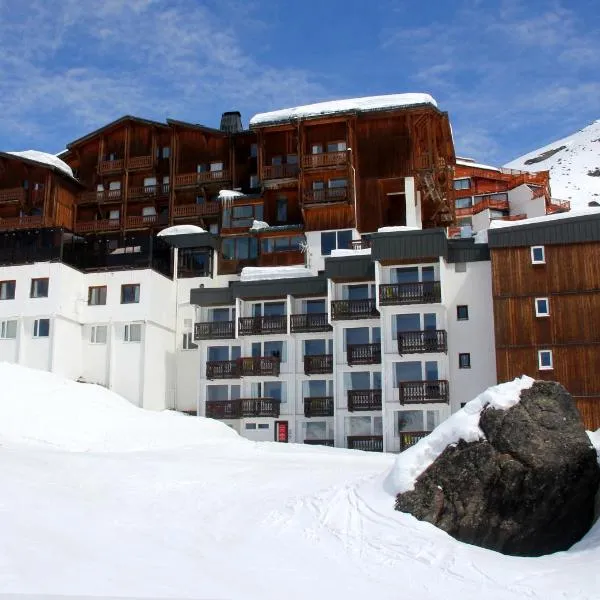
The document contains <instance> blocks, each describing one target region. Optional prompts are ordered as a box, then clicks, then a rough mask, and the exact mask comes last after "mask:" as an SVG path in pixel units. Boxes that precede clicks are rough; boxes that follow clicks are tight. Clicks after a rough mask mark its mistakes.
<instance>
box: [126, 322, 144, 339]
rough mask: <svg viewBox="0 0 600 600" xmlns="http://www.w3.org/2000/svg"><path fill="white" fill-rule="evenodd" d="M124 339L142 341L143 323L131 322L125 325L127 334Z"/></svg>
mask: <svg viewBox="0 0 600 600" xmlns="http://www.w3.org/2000/svg"><path fill="white" fill-rule="evenodd" d="M123 340H124V341H126V342H141V341H142V325H141V323H129V324H128V325H125V334H124V336H123Z"/></svg>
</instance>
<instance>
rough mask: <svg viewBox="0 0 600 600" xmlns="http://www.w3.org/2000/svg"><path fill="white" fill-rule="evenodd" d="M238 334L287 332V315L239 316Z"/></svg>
mask: <svg viewBox="0 0 600 600" xmlns="http://www.w3.org/2000/svg"><path fill="white" fill-rule="evenodd" d="M238 333H239V335H270V334H276V333H287V316H286V315H274V316H269V317H240V318H239V320H238Z"/></svg>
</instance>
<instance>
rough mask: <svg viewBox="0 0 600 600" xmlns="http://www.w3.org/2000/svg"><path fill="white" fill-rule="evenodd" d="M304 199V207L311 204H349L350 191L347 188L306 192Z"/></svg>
mask: <svg viewBox="0 0 600 600" xmlns="http://www.w3.org/2000/svg"><path fill="white" fill-rule="evenodd" d="M302 199H303V204H304V206H307V205H311V204H331V203H334V202H348V200H349V199H350V190H349V188H347V187H340V188H330V189H325V190H305V191H304V194H303V196H302Z"/></svg>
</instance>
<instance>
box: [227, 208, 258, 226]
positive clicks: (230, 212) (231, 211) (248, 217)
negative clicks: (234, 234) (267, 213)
mask: <svg viewBox="0 0 600 600" xmlns="http://www.w3.org/2000/svg"><path fill="white" fill-rule="evenodd" d="M262 219H263V205H262V204H243V205H241V206H240V205H237V206H233V207H232V208H226V209H224V210H223V227H225V228H229V227H243V228H245V229H246V228H248V227H250V226H251V225H252V222H253V221H254V220H256V221H262Z"/></svg>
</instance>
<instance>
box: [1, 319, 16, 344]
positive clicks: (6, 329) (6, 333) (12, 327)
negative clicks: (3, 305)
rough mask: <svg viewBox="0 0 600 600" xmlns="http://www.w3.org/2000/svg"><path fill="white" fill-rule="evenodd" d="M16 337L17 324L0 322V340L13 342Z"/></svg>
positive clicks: (12, 321)
mask: <svg viewBox="0 0 600 600" xmlns="http://www.w3.org/2000/svg"><path fill="white" fill-rule="evenodd" d="M16 337H17V322H16V321H14V320H11V321H1V322H0V340H14V339H15V338H16Z"/></svg>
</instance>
